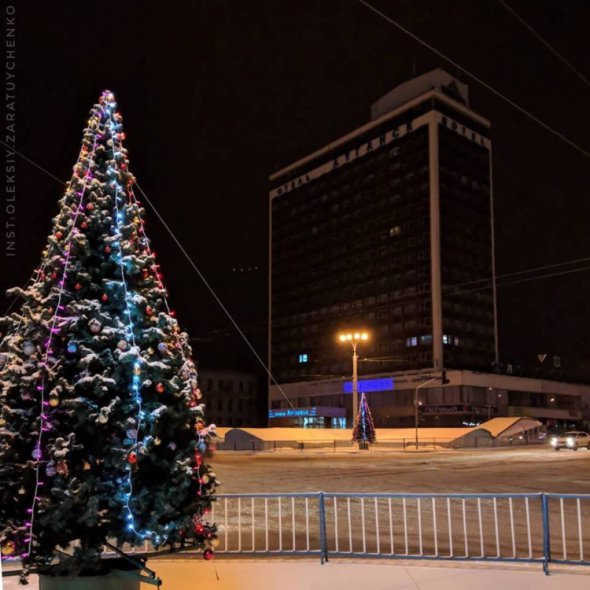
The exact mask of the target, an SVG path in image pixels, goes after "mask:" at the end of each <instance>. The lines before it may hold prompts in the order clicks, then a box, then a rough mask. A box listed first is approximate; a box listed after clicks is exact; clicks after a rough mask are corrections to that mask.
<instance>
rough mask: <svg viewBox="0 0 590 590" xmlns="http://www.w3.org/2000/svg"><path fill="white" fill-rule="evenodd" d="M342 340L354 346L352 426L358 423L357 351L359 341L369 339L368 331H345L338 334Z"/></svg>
mask: <svg viewBox="0 0 590 590" xmlns="http://www.w3.org/2000/svg"><path fill="white" fill-rule="evenodd" d="M338 339H339V340H340V342H343V343H344V342H350V344H351V346H352V426H353V427H354V425H355V423H356V416H357V414H358V405H359V400H358V396H359V394H358V358H359V357H358V354H357V351H356V348H357V345H358V343H359V342H361V341H363V342H366V341H367V340H368V339H369V334H368V333H367V332H345V333H342V334H340V335H339V336H338Z"/></svg>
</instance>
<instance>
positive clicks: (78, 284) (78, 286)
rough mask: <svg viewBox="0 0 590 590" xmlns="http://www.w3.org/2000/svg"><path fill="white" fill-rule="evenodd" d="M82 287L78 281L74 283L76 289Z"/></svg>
mask: <svg viewBox="0 0 590 590" xmlns="http://www.w3.org/2000/svg"><path fill="white" fill-rule="evenodd" d="M81 288H82V285H81V284H80V283H76V284H75V285H74V289H76V291H79V290H80V289H81Z"/></svg>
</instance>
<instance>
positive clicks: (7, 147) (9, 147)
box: [0, 139, 67, 185]
mask: <svg viewBox="0 0 590 590" xmlns="http://www.w3.org/2000/svg"><path fill="white" fill-rule="evenodd" d="M0 145H3V146H4V147H5V148H6V149H8V150H10V151H11V152H14V153H15V154H16V155H17V156H19V157H21V158H22V159H23V160H26V161H27V162H28V163H29V164H31V165H32V166H35V168H38V169H39V170H41V172H45V174H47V176H50V177H51V178H53V180H57V182H59V183H60V184H63V185H65V184H67V183H65V182H64V181H63V180H62V179H61V178H58V177H57V176H54V175H53V174H51V172H49V170H47V169H45V168H43V166H40V165H39V164H37V162H34V161H33V160H31V159H30V158H27V156H25V155H24V154H23V153H21V152H19V151H18V150H16V149H15V148H14V147H13V146H11V145H9V144H7V143H6V142H5V141H2V140H1V139H0Z"/></svg>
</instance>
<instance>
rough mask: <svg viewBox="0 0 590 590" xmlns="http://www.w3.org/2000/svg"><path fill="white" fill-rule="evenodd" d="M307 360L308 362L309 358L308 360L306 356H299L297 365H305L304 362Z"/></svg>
mask: <svg viewBox="0 0 590 590" xmlns="http://www.w3.org/2000/svg"><path fill="white" fill-rule="evenodd" d="M308 360H309V358H308V356H307V355H306V354H300V355H299V363H300V364H302V363H306V362H308Z"/></svg>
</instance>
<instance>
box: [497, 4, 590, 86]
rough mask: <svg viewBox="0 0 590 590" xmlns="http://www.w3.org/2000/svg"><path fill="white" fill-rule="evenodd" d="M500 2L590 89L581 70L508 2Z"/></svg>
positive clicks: (588, 82) (588, 81)
mask: <svg viewBox="0 0 590 590" xmlns="http://www.w3.org/2000/svg"><path fill="white" fill-rule="evenodd" d="M498 2H499V3H500V4H501V5H502V6H503V7H504V8H505V9H506V10H507V11H508V12H509V13H510V14H512V16H513V17H514V18H515V19H516V20H518V21H519V22H520V24H521V25H522V26H523V27H525V28H526V29H527V30H528V31H529V32H530V33H531V34H532V35H533V36H534V37H536V39H537V40H538V41H539V42H540V43H542V44H543V45H545V47H547V49H549V51H551V53H553V55H554V56H555V57H557V59H559V61H561V63H562V64H564V65H565V66H566V67H567V68H569V69H570V70H571V71H572V72H573V73H574V74H575V75H576V76H578V78H580V80H582V82H584V84H586V86H588V87H590V80H588V78H586V76H584V74H582V72H580V70H578V68H576V67H575V66H574V65H573V64H572V63H571V62H570V61H568V60H567V59H566V58H565V57H564V56H563V55H562V54H561V53H560V52H559V51H557V49H555V47H553V45H551V44H550V43H549V42H548V41H547V40H545V39H544V38H543V37H541V35H540V34H539V33H537V31H535V29H533V27H531V25H529V23H527V21H526V20H524V18H522V16H520V15H519V14H518V13H517V12H516V11H515V10H514V9H513V8H512V7H510V6H509V5H508V4H507V3H506V2H504V0H498Z"/></svg>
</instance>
